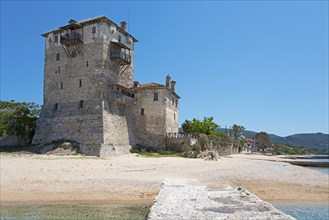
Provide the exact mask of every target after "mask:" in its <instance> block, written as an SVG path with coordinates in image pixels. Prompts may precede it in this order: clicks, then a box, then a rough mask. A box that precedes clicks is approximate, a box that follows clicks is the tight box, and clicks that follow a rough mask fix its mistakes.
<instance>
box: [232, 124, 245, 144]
mask: <svg viewBox="0 0 329 220" xmlns="http://www.w3.org/2000/svg"><path fill="white" fill-rule="evenodd" d="M244 129H245V128H244V127H243V126H241V125H236V124H233V126H232V131H233V136H234V139H235V140H238V139H239V137H240V136H241V135H242V132H243V131H244Z"/></svg>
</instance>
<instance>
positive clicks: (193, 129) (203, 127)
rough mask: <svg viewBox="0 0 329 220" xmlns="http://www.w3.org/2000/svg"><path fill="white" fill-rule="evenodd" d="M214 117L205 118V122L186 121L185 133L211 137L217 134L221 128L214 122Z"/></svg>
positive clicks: (183, 125) (184, 124)
mask: <svg viewBox="0 0 329 220" xmlns="http://www.w3.org/2000/svg"><path fill="white" fill-rule="evenodd" d="M213 120H214V117H209V118H207V117H204V118H203V121H200V120H197V119H195V118H193V120H192V121H189V120H185V122H184V123H183V124H182V128H183V131H184V132H186V133H197V134H202V133H203V134H206V135H210V134H212V133H214V132H216V129H217V128H219V125H218V124H216V123H215V122H213Z"/></svg>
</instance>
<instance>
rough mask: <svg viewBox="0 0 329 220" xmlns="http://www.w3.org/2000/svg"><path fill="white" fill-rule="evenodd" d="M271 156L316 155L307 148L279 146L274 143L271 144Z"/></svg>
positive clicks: (279, 144)
mask: <svg viewBox="0 0 329 220" xmlns="http://www.w3.org/2000/svg"><path fill="white" fill-rule="evenodd" d="M273 154H274V155H281V154H288V155H303V154H307V155H309V154H317V152H315V151H314V150H312V149H309V148H307V147H300V146H291V145H288V144H281V143H276V144H273Z"/></svg>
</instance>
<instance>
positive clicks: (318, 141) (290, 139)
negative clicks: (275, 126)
mask: <svg viewBox="0 0 329 220" xmlns="http://www.w3.org/2000/svg"><path fill="white" fill-rule="evenodd" d="M219 131H222V132H229V129H219ZM256 133H257V132H254V131H248V130H245V131H244V132H243V134H242V135H243V136H245V137H246V138H250V139H251V138H253V137H254V135H255V134H256ZM269 136H270V138H271V141H272V142H273V143H282V144H289V145H291V146H302V147H309V148H311V149H313V150H315V151H317V152H319V153H322V154H328V153H329V134H323V133H306V134H294V135H289V136H287V137H280V136H278V135H275V134H269Z"/></svg>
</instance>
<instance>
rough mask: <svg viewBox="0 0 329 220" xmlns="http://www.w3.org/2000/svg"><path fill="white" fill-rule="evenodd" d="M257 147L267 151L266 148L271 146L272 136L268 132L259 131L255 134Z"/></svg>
mask: <svg viewBox="0 0 329 220" xmlns="http://www.w3.org/2000/svg"><path fill="white" fill-rule="evenodd" d="M255 140H256V147H257V149H258V150H259V151H261V152H265V148H268V147H270V146H271V141H270V136H269V135H268V134H267V133H266V132H263V131H262V132H259V133H256V134H255Z"/></svg>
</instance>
